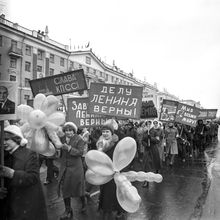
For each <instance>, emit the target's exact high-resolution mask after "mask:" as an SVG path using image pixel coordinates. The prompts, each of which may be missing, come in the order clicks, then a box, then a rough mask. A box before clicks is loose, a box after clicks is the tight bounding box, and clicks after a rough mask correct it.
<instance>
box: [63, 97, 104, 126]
mask: <svg viewBox="0 0 220 220" xmlns="http://www.w3.org/2000/svg"><path fill="white" fill-rule="evenodd" d="M88 103H89V98H68V99H67V109H68V111H67V115H66V117H67V121H72V122H74V123H75V124H76V125H77V126H78V127H92V126H100V125H102V124H103V123H104V122H105V121H106V120H107V118H106V117H103V116H101V115H95V114H89V113H88V111H87V110H88Z"/></svg>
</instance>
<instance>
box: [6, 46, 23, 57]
mask: <svg viewBox="0 0 220 220" xmlns="http://www.w3.org/2000/svg"><path fill="white" fill-rule="evenodd" d="M8 55H9V56H12V57H16V58H20V57H22V56H23V54H22V50H21V49H20V48H17V47H16V45H12V46H11V48H10V49H9V51H8Z"/></svg>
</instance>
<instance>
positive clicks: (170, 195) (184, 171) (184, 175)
mask: <svg viewBox="0 0 220 220" xmlns="http://www.w3.org/2000/svg"><path fill="white" fill-rule="evenodd" d="M218 145H219V144H218ZM218 145H217V144H213V145H212V146H210V147H209V148H208V149H207V156H208V157H209V158H213V157H214V156H215V150H216V147H217V146H218ZM206 160H207V159H205V156H204V154H200V155H194V156H193V158H188V159H187V160H186V162H185V163H184V162H182V161H180V159H179V158H177V159H176V161H175V164H174V167H172V168H171V167H169V166H167V165H165V164H164V166H163V169H162V170H161V174H162V176H163V181H162V182H161V183H159V184H158V183H150V185H149V187H148V188H142V186H141V185H142V183H139V182H136V183H135V184H134V185H135V186H136V187H137V188H138V192H139V194H140V196H141V198H142V203H141V207H140V209H139V210H138V211H137V212H136V213H134V214H128V215H127V219H128V220H133V219H137V220H142V219H143V220H144V219H145V220H146V219H149V220H151V219H152V220H154V219H155V220H157V219H161V220H185V219H201V218H202V219H210V218H209V217H208V216H207V209H209V207H208V206H207V204H206V198H209V197H210V196H209V193H210V191H209V189H210V181H209V179H208V178H207V169H206ZM208 160H210V159H208ZM139 167H140V163H138V162H136V164H135V170H138V169H139ZM41 178H42V181H43V179H44V178H45V168H44V167H42V168H41ZM56 184H57V183H56V181H54V182H53V183H52V184H49V185H47V186H43V188H44V191H45V195H46V198H47V207H48V214H49V219H50V220H56V219H59V216H60V215H61V214H62V213H63V212H64V204H63V201H62V199H61V198H58V197H57V194H56ZM97 190H98V188H97V187H96V188H95V189H94V191H97ZM213 190H216V189H213V187H212V194H213ZM214 194H215V192H214ZM219 196H220V192H219ZM216 198H218V195H217V197H216ZM218 200H220V199H218ZM97 201H98V194H96V195H94V196H93V197H92V198H91V199H89V200H88V205H87V211H86V212H85V213H80V211H79V210H80V208H81V203H80V200H79V199H72V203H73V205H72V206H73V210H74V216H75V218H73V219H79V220H81V219H82V220H92V219H94V220H96V219H97V220H101V217H100V214H99V213H98V211H97ZM209 201H210V198H209ZM205 204H206V205H205ZM203 207H204V209H206V211H204V212H203ZM205 215H206V216H205Z"/></svg>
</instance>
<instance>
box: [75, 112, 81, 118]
mask: <svg viewBox="0 0 220 220" xmlns="http://www.w3.org/2000/svg"><path fill="white" fill-rule="evenodd" d="M80 112H81V111H80V110H77V111H76V118H81V117H80Z"/></svg>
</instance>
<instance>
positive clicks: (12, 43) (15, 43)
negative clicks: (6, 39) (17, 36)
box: [11, 40, 18, 48]
mask: <svg viewBox="0 0 220 220" xmlns="http://www.w3.org/2000/svg"><path fill="white" fill-rule="evenodd" d="M17 45H18V42H17V41H15V40H11V46H12V47H15V48H17Z"/></svg>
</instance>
